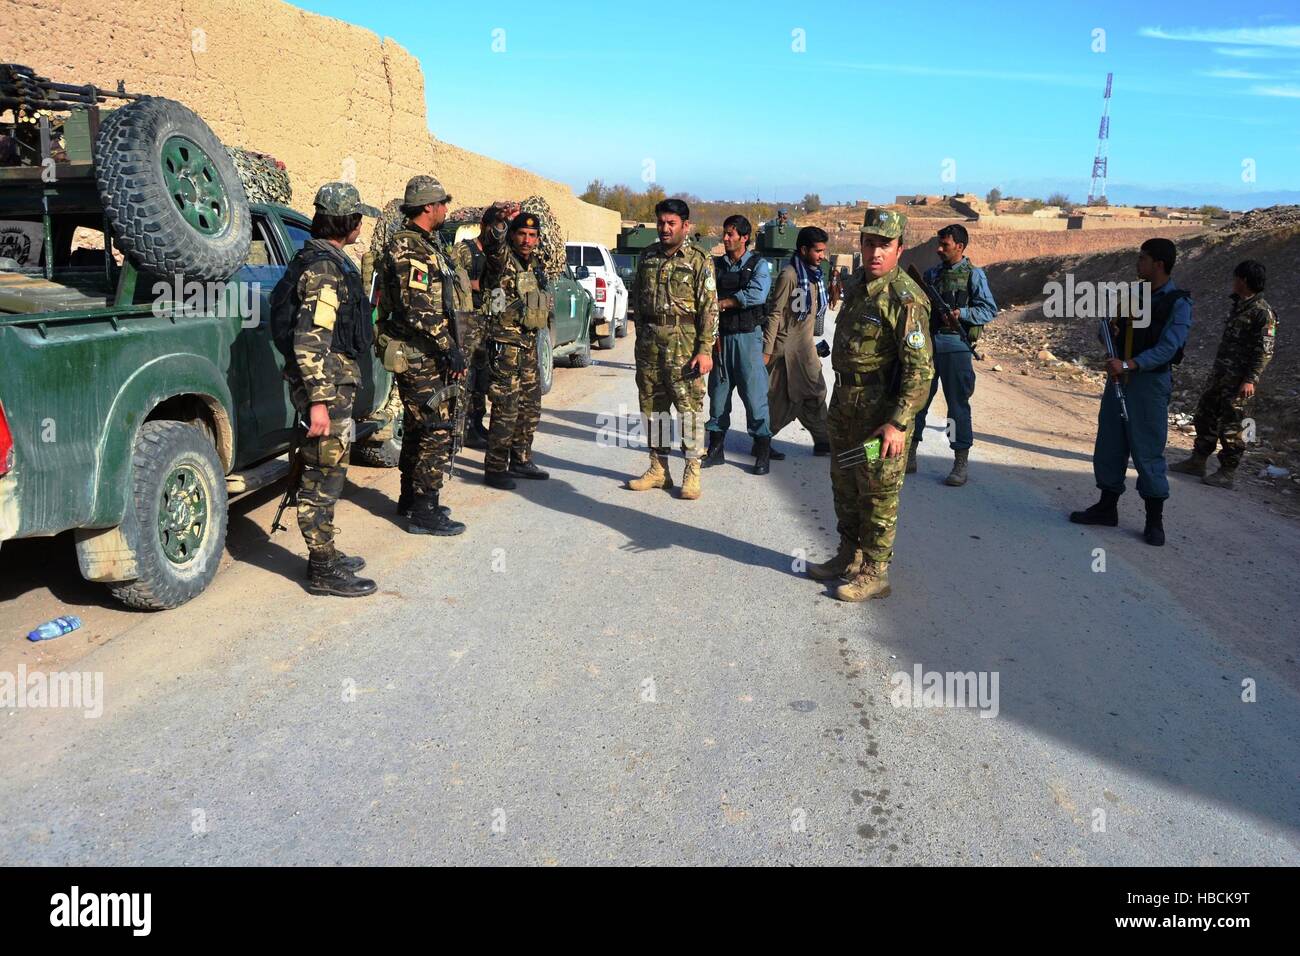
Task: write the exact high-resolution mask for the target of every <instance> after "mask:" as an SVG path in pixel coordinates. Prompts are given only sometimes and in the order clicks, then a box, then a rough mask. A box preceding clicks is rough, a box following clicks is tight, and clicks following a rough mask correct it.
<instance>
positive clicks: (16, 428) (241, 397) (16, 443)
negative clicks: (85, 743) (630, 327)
mask: <svg viewBox="0 0 1300 956" xmlns="http://www.w3.org/2000/svg"><path fill="white" fill-rule="evenodd" d="M6 69H7V70H8V72H7V73H6V72H5V70H6ZM15 69H19V70H21V69H22V68H14V67H12V66H10V67H7V68H6V67H4V66H2V65H0V145H4V144H5V143H7V144H8V145H9V146H10V147H11V151H10V154H9V156H8V158H7V160H6V159H5V158H4V157H3V156H0V163H3V165H0V542H4V541H7V540H9V539H14V538H26V537H33V536H45V535H54V534H58V533H60V532H64V531H69V530H71V531H73V532H74V537H75V543H76V551H77V558H78V562H79V564H80V568H81V572H82V574H83V575H84V576H85V577H86V579H87V580H91V581H101V582H104V583H106V584H107V585H108V587H109V588H110V589H111V590H112V592H113V594H114V595H115V596H116V597H117V598H119V599H120V600H122V601H123V602H125V603H126V604H128V605H130V606H132V607H136V608H142V609H161V608H171V607H176V606H178V605H180V604H182V603H184V602H185V601H188V600H190V599H191V598H193V597H194V596H195V595H197V594H199V593H200V592H201V591H202V590H203V589H204V588H205V587H206V586H207V585H208V583H209V582H210V581H211V580H212V578H213V577H214V575H215V574H216V572H217V566H218V562H219V560H220V558H221V554H222V551H223V548H224V542H225V537H226V525H227V505H228V502H229V500H230V498H231V497H233V496H235V495H238V494H243V493H247V492H250V491H253V490H256V489H257V488H260V487H263V486H265V485H266V484H268V483H269V482H271V481H274V480H276V479H277V478H279V477H281V476H282V475H283V474H285V473H286V472H287V470H288V465H287V462H286V461H285V460H284V458H283V456H285V454H286V452H287V451H289V450H290V448H291V444H292V441H293V437H294V429H295V420H294V419H295V414H294V410H293V407H292V405H291V404H290V402H289V398H288V388H287V384H286V382H285V380H284V377H283V374H282V372H283V361H282V359H281V357H280V354H279V352H278V351H277V349H276V348H275V346H274V344H273V343H272V341H271V338H270V329H269V320H270V305H269V299H270V294H271V290H272V289H273V288H274V286H275V284H276V282H277V281H278V279H279V278H280V276H281V275H282V274H283V272H284V269H285V267H286V265H287V264H288V262H289V260H290V259H291V258H292V256H293V253H294V251H295V250H296V249H297V248H298V247H299V246H301V245H302V243H303V242H304V241H306V239H307V238H308V237H309V226H310V221H309V220H308V219H307V218H306V217H304V216H302V215H301V214H299V213H297V212H294V211H293V210H291V209H288V208H286V207H284V206H278V205H262V204H253V205H250V204H249V203H248V202H247V200H246V199H245V196H244V191H243V187H242V185H241V183H240V180H239V178H238V174H237V172H236V170H235V166H234V164H233V162H232V161H231V159H230V157H229V155H228V154H227V153H226V151H225V150H224V148H223V147H222V146H221V144H220V142H219V141H218V140H217V138H216V136H215V135H213V134H212V132H211V130H210V129H209V128H208V127H207V126H206V124H204V123H203V122H202V120H200V119H199V118H198V117H197V116H195V115H194V114H193V113H191V112H190V111H189V110H187V109H186V108H185V107H183V106H182V105H181V104H179V103H175V102H173V101H171V100H165V99H160V98H154V97H130V96H126V95H123V94H118V97H119V98H124V99H127V100H128V102H126V103H125V104H124V105H121V106H119V107H118V108H117V109H114V110H112V111H111V112H110V111H105V113H104V115H103V116H102V117H101V116H100V111H99V108H98V103H99V102H100V101H102V100H103V99H104V94H103V93H102V91H98V90H95V89H94V88H92V87H64V86H61V85H58V84H49V83H48V81H42V82H41V83H38V84H35V85H34V84H33V83H31V82H28V83H26V84H18V85H17V86H15V84H14V83H13V82H12V80H13V77H14V72H13V71H14V70H15ZM29 72H30V71H29ZM36 79H38V80H39V79H40V78H36ZM34 90H35V92H33V91H34ZM110 98H112V95H111V94H110ZM6 109H8V110H9V111H10V115H11V116H13V117H15V120H14V121H12V122H11V123H10V124H9V126H8V128H6V124H5V123H4V122H3V116H4V113H5V110H6ZM51 110H62V111H64V112H65V113H66V116H65V117H64V118H63V119H61V120H59V125H58V127H57V129H55V128H51V126H50V123H49V119H48V117H49V115H50V111H51ZM33 125H34V126H36V129H32V128H31V127H32V126H33ZM6 136H7V137H8V139H7V140H5V139H4V137H6ZM15 144H17V146H18V147H19V148H18V150H17V152H16V154H15V152H14V151H13V150H12V147H13V146H14V145H15ZM24 149H27V150H29V151H30V155H25V154H24V152H23V150H24ZM363 365H364V368H363V379H364V383H363V387H362V388H361V390H360V392H359V394H358V396H357V410H356V418H357V433H356V437H357V441H358V442H359V443H361V447H362V448H363V449H365V448H368V449H369V450H370V451H371V453H372V454H374V455H376V456H377V457H378V459H380V460H379V461H377V462H375V463H388V462H386V461H384V460H383V459H386V458H389V457H392V458H393V462H392V463H394V464H395V454H394V455H389V454H388V451H391V449H388V450H385V447H386V445H387V444H390V443H391V442H392V441H393V438H394V433H395V431H396V429H397V428H398V427H399V426H398V423H397V421H396V420H395V416H394V413H393V406H392V403H391V402H390V401H388V398H389V394H390V383H391V377H390V376H389V374H388V373H387V372H385V371H384V370H383V367H382V366H381V365H380V364H379V363H378V362H377V361H376V362H372V363H363ZM376 395H378V396H381V400H380V401H379V402H378V404H379V405H380V406H381V407H380V408H379V409H375V408H374V406H375V405H376V402H375V396H376Z"/></svg>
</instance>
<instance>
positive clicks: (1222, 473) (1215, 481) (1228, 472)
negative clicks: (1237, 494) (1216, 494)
mask: <svg viewBox="0 0 1300 956" xmlns="http://www.w3.org/2000/svg"><path fill="white" fill-rule="evenodd" d="M1236 474H1237V468H1236V466H1235V465H1234V466H1233V467H1231V468H1229V467H1227V466H1226V465H1220V466H1219V470H1218V471H1216V472H1215V473H1214V474H1212V475H1206V476H1205V477H1204V478H1202V479H1201V484H1203V485H1209V486H1210V487H1212V488H1227V489H1228V490H1231V489H1232V486H1233V484H1234V482H1233V480H1232V479H1233V477H1234V476H1235V475H1236Z"/></svg>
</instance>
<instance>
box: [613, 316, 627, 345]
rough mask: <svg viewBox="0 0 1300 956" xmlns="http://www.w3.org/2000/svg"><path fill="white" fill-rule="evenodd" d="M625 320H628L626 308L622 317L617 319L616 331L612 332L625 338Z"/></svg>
mask: <svg viewBox="0 0 1300 956" xmlns="http://www.w3.org/2000/svg"><path fill="white" fill-rule="evenodd" d="M627 321H628V310H626V309H625V310H624V311H623V318H621V319H619V321H618V331H617V332H615V333H614V334H615V335H616V336H618V337H619V338H620V339H625V338H627Z"/></svg>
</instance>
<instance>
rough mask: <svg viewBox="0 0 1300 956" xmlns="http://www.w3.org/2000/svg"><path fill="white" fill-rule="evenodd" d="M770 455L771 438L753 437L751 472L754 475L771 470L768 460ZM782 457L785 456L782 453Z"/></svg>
mask: <svg viewBox="0 0 1300 956" xmlns="http://www.w3.org/2000/svg"><path fill="white" fill-rule="evenodd" d="M771 457H772V440H771V439H770V438H755V439H754V467H753V468H752V469H751V472H752V473H753V474H755V475H766V474H767V473H768V472H769V471H771V470H772V469H771V466H770V465H769V464H768V461H769V460H770V459H771ZM781 457H782V458H784V457H785V456H784V455H782V456H781Z"/></svg>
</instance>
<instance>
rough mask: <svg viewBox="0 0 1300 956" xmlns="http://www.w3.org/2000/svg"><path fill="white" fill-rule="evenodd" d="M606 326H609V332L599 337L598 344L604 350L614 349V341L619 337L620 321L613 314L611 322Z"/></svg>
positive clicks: (610, 318)
mask: <svg viewBox="0 0 1300 956" xmlns="http://www.w3.org/2000/svg"><path fill="white" fill-rule="evenodd" d="M606 325H608V326H609V331H608V332H606V333H605V334H604V335H601V336H598V337H597V338H596V344H597V345H599V346H600V347H601V348H602V349H607V350H608V349H612V348H613V347H614V339H615V338H617V337H618V319H616V318H615V317H614V316H613V315H612V314H611V315H610V317H609V322H607V323H606Z"/></svg>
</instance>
